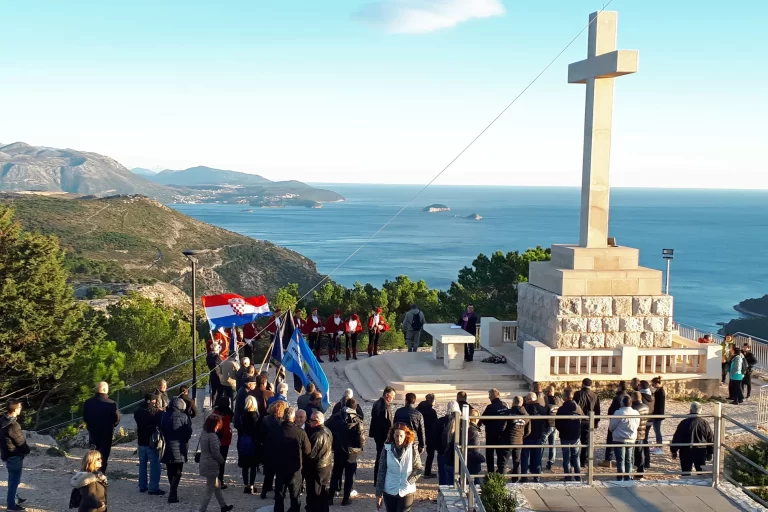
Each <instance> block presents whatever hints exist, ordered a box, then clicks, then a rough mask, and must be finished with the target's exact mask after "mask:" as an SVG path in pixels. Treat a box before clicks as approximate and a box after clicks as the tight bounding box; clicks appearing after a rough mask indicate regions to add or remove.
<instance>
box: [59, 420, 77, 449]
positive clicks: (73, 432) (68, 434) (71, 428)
mask: <svg viewBox="0 0 768 512" xmlns="http://www.w3.org/2000/svg"><path fill="white" fill-rule="evenodd" d="M79 432H80V430H79V429H78V428H77V427H76V426H75V425H73V424H72V423H70V424H69V425H67V426H66V427H64V428H62V429H61V430H58V431H56V433H55V434H53V438H54V439H55V440H56V442H57V443H59V444H61V443H63V442H65V441H68V440H70V439H72V438H73V437H75V436H77V434H78V433H79Z"/></svg>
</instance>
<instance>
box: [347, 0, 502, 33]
mask: <svg viewBox="0 0 768 512" xmlns="http://www.w3.org/2000/svg"><path fill="white" fill-rule="evenodd" d="M505 12H506V11H505V10H504V5H503V4H502V3H501V0H378V1H376V2H373V3H371V4H368V5H366V6H364V7H363V8H362V9H361V10H360V11H359V12H358V13H357V16H358V17H359V18H360V19H362V20H364V21H366V22H368V23H371V24H373V25H377V26H381V27H383V28H384V29H385V30H387V31H388V32H394V33H405V34H420V33H425V32H433V31H435V30H440V29H444V28H451V27H455V26H456V25H458V24H459V23H461V22H464V21H468V20H472V19H476V18H490V17H492V16H501V15H503V14H504V13H505Z"/></svg>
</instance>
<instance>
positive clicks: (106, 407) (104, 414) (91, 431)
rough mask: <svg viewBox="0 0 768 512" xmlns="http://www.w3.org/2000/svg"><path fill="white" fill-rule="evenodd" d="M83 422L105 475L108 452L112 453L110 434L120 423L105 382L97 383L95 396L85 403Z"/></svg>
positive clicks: (118, 414)
mask: <svg viewBox="0 0 768 512" xmlns="http://www.w3.org/2000/svg"><path fill="white" fill-rule="evenodd" d="M83 420H84V421H85V426H86V428H87V429H88V436H89V437H90V440H89V441H88V442H89V443H90V444H92V445H93V446H95V447H96V449H97V450H98V451H99V453H101V472H102V473H104V474H105V475H106V474H107V462H108V460H109V452H111V451H112V433H113V432H114V429H115V427H116V426H117V424H118V423H120V413H119V412H118V411H117V404H116V403H115V402H114V401H112V400H110V399H109V384H107V383H106V382H99V385H98V386H96V396H94V397H92V398H89V399H88V400H86V401H85V404H84V405H83Z"/></svg>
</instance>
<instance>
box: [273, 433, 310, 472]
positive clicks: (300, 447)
mask: <svg viewBox="0 0 768 512" xmlns="http://www.w3.org/2000/svg"><path fill="white" fill-rule="evenodd" d="M280 429H281V437H280V441H279V443H278V450H279V452H278V453H279V454H280V456H279V457H278V459H277V461H276V469H277V473H278V474H280V475H286V476H290V475H293V474H294V473H299V472H301V468H302V461H303V459H304V457H305V456H307V455H309V453H310V452H311V451H312V445H311V444H310V443H309V438H308V437H307V434H306V432H304V431H303V430H301V429H300V428H299V427H297V426H296V425H295V424H293V423H292V422H290V421H284V422H283V424H282V425H281V426H280Z"/></svg>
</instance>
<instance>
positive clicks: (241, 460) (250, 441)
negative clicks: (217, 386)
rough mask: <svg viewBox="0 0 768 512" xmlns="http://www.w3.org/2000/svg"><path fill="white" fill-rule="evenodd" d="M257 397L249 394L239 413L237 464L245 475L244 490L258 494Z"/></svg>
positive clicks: (247, 492) (246, 492)
mask: <svg viewBox="0 0 768 512" xmlns="http://www.w3.org/2000/svg"><path fill="white" fill-rule="evenodd" d="M257 409H258V406H257V405H256V399H255V398H254V397H252V396H249V397H248V398H246V399H245V404H244V405H243V408H242V409H241V410H240V412H239V413H237V414H238V416H239V418H240V419H239V420H238V422H237V423H238V425H239V427H238V428H237V465H238V467H240V469H241V472H242V476H243V492H244V493H245V494H256V486H255V485H254V482H256V469H257V468H258V467H259V452H260V449H259V448H260V447H259V443H258V432H259V412H258V410H257Z"/></svg>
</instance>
